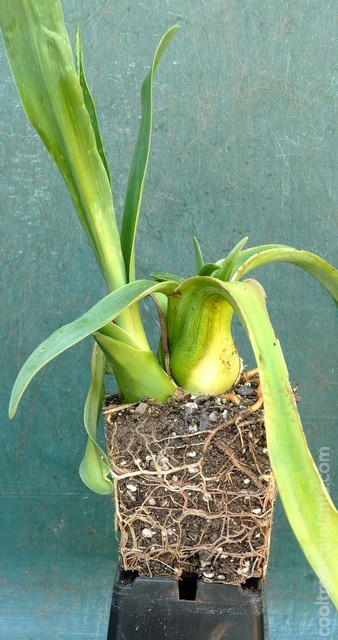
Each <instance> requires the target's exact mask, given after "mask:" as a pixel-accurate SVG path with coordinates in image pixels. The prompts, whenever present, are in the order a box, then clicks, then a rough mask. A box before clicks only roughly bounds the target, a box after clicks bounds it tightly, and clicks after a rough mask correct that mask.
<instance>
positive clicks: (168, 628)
mask: <svg viewBox="0 0 338 640" xmlns="http://www.w3.org/2000/svg"><path fill="white" fill-rule="evenodd" d="M263 605H264V602H263V595H262V588H261V585H260V584H259V583H257V582H256V584H255V582H254V581H252V582H251V584H250V585H248V586H247V587H246V588H245V589H242V587H237V586H231V585H223V584H208V583H205V582H200V581H198V580H197V579H194V578H188V579H186V580H183V581H180V582H179V583H177V582H175V581H174V580H169V579H164V578H141V577H138V576H137V574H134V572H131V571H129V572H128V571H127V572H124V571H120V572H119V573H118V574H117V576H116V581H115V584H114V590H113V599H112V607H111V614H110V621H109V629H108V637H107V640H135V639H137V640H158V639H159V638H161V640H162V639H163V640H164V639H168V640H169V639H170V640H190V639H191V640H216V639H217V640H268V636H267V629H266V627H265V624H264V606H263Z"/></svg>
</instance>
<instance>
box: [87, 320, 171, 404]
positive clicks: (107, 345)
mask: <svg viewBox="0 0 338 640" xmlns="http://www.w3.org/2000/svg"><path fill="white" fill-rule="evenodd" d="M94 338H95V340H97V342H98V344H99V345H100V347H101V349H102V351H103V352H104V354H105V356H106V358H107V360H108V362H109V363H110V365H111V366H112V368H113V370H114V374H115V377H116V380H117V383H118V385H119V389H120V390H121V391H122V394H123V399H124V401H125V402H136V401H138V400H141V399H142V398H154V399H156V400H157V402H163V403H166V402H167V401H168V399H169V398H170V396H172V395H173V394H174V393H175V389H176V384H175V383H174V382H173V380H171V379H170V378H169V376H168V375H167V374H166V373H165V371H164V370H163V369H162V367H161V366H160V365H159V363H158V361H157V359H156V357H155V355H154V354H153V353H152V351H144V350H143V349H137V348H135V347H132V346H130V345H128V344H126V343H122V342H119V341H118V340H115V339H114V338H112V337H109V336H108V335H103V334H101V333H100V332H97V333H95V334H94Z"/></svg>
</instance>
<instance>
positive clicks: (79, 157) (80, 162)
mask: <svg viewBox="0 0 338 640" xmlns="http://www.w3.org/2000/svg"><path fill="white" fill-rule="evenodd" d="M0 25H1V29H2V31H3V36H4V41H5V45H6V49H7V55H8V59H9V62H10V65H11V69H12V73H13V76H14V79H15V82H16V86H17V88H18V91H19V94H20V97H21V100H22V103H23V106H24V109H25V111H26V114H27V117H28V119H29V120H30V122H31V124H32V125H33V127H35V129H36V130H37V131H38V133H39V135H40V137H41V139H42V141H43V143H44V144H45V146H46V148H47V150H48V151H49V153H50V155H51V156H52V158H53V160H54V161H55V162H56V164H57V166H58V168H59V170H60V172H61V174H62V176H63V178H64V180H65V182H66V185H67V188H68V191H69V193H70V195H71V198H72V200H73V203H74V206H75V209H76V211H77V214H78V216H79V219H80V221H81V224H82V226H83V228H84V230H85V232H86V234H87V237H88V239H89V242H90V244H91V247H92V249H93V251H94V254H95V257H96V260H97V262H98V264H99V267H100V269H101V271H102V274H103V276H104V278H105V281H106V283H107V286H108V288H109V289H111V290H112V289H115V288H117V287H119V286H121V285H123V284H125V282H126V276H125V269H124V261H123V257H122V252H121V245H120V238H119V233H118V229H117V225H116V220H115V214H114V208H113V200H112V194H111V188H110V183H109V179H108V176H107V173H106V169H105V168H104V165H103V163H102V159H101V156H100V153H99V151H98V149H97V142H96V136H95V132H94V130H93V127H92V123H91V119H90V116H89V114H88V110H87V106H86V103H85V99H84V95H83V91H82V87H81V84H80V81H79V78H78V75H77V72H76V68H75V64H74V59H73V54H72V50H71V46H70V42H69V38H68V34H67V30H66V27H65V23H64V17H63V13H62V8H61V4H60V2H59V1H58V0H53V2H51V0H39V2H32V1H30V2H28V1H27V0H2V2H1V3H0Z"/></svg>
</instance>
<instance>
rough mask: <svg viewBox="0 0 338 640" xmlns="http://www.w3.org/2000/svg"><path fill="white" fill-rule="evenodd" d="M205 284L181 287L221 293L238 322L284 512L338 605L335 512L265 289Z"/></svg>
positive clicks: (337, 525)
mask: <svg viewBox="0 0 338 640" xmlns="http://www.w3.org/2000/svg"><path fill="white" fill-rule="evenodd" d="M206 280H207V279H206V278H199V277H198V276H197V277H195V278H191V279H190V280H187V281H186V282H185V283H184V284H183V285H182V286H181V287H180V288H179V289H180V290H181V291H182V293H184V291H185V290H187V289H188V288H189V287H194V288H195V290H196V287H197V286H198V285H199V286H200V288H201V290H202V289H205V287H206V285H208V287H209V288H210V292H212V291H214V292H215V293H216V292H218V293H219V294H220V295H224V297H225V299H226V300H227V301H228V302H229V303H230V304H231V305H232V307H233V309H234V311H235V313H236V314H237V315H238V317H239V319H240V320H241V322H242V324H243V326H244V328H245V330H246V332H247V334H248V337H249V340H250V343H251V345H252V347H253V350H254V353H255V358H256V361H257V366H258V368H259V375H260V382H261V386H262V392H263V397H264V415H265V426H266V433H267V442H268V450H269V456H270V461H271V465H272V469H273V472H274V474H275V477H276V481H277V485H278V489H279V493H280V496H281V499H282V503H283V506H284V510H285V513H286V515H287V518H288V520H289V523H290V525H291V527H292V529H293V532H294V534H295V536H296V538H297V540H298V542H299V544H300V546H301V548H302V550H303V552H304V554H305V556H306V558H307V560H308V562H309V563H310V565H311V566H312V568H313V570H314V571H315V572H316V574H317V576H318V578H319V580H320V581H321V582H322V584H323V585H324V587H325V588H326V590H327V592H328V594H329V595H330V597H331V598H332V600H333V602H334V603H335V604H336V605H337V606H338V512H337V510H336V508H335V506H334V504H333V503H332V501H331V498H330V496H329V494H328V492H327V490H326V487H325V485H324V483H323V481H322V480H321V478H320V475H319V473H318V470H317V467H316V465H315V463H314V460H313V458H312V456H311V453H310V451H309V448H308V446H307V443H306V439H305V435H304V432H303V429H302V425H301V421H300V417H299V414H298V410H297V406H296V403H295V400H294V397H293V393H292V390H291V387H290V384H289V379H288V371H287V368H286V364H285V361H284V357H283V354H282V350H281V347H280V344H279V341H278V340H277V338H276V336H275V334H274V331H273V328H272V326H271V323H270V319H269V316H268V312H267V309H266V305H265V293H264V290H263V288H262V287H261V285H260V284H259V283H258V282H256V281H255V280H245V281H244V282H227V283H223V282H220V281H219V280H216V279H213V278H210V279H209V282H208V283H206ZM221 292H223V293H221ZM323 530H325V535H324V536H323Z"/></svg>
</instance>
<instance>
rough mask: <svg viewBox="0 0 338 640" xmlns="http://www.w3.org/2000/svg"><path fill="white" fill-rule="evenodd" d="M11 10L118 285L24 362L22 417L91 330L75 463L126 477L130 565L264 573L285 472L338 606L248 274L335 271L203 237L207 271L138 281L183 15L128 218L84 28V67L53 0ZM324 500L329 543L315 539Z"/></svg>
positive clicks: (121, 511)
mask: <svg viewBox="0 0 338 640" xmlns="http://www.w3.org/2000/svg"><path fill="white" fill-rule="evenodd" d="M0 23H1V28H2V31H3V35H4V40H5V44H6V49H7V54H8V58H9V62H10V65H11V68H12V72H13V76H14V79H15V82H16V85H17V88H18V91H19V93H20V96H21V99H22V102H23V106H24V108H25V110H26V113H27V116H28V118H29V120H30V122H31V123H32V125H33V126H34V127H35V128H36V129H37V131H38V133H39V134H40V136H41V138H42V140H43V142H44V144H45V146H46V147H47V149H48V151H49V153H50V154H51V156H52V158H53V159H54V160H55V162H56V164H57V166H58V168H59V170H60V172H61V174H62V176H63V178H64V180H65V182H66V185H67V188H68V191H69V194H70V196H71V198H72V201H73V203H74V206H75V209H76V212H77V214H78V216H79V219H80V222H81V224H82V226H83V228H84V231H85V233H86V235H87V238H88V240H89V243H90V245H91V247H92V249H93V252H94V255H95V258H96V261H97V263H98V266H99V268H100V270H101V272H102V275H103V278H104V280H105V283H106V285H107V289H108V291H109V293H108V295H107V296H106V297H105V298H103V299H102V300H100V301H99V302H98V303H97V304H96V305H95V306H94V307H92V308H91V309H89V310H88V311H86V312H85V313H84V314H83V315H82V316H81V317H80V318H78V319H76V320H74V321H73V322H71V323H70V324H68V325H66V326H64V327H62V328H61V329H58V330H57V331H55V332H54V333H53V334H52V335H51V336H50V337H49V338H48V339H47V340H45V341H44V342H42V343H41V344H40V345H39V346H38V347H37V349H36V350H35V351H34V352H33V353H32V355H31V356H30V357H29V358H28V360H27V361H26V363H25V364H24V366H23V367H22V369H21V371H20V373H19V375H18V377H17V380H16V382H15V385H14V387H13V392H12V397H11V401H10V416H11V417H13V416H14V414H15V412H16V409H17V406H18V403H19V401H20V399H21V396H22V394H23V393H24V390H25V389H26V387H27V385H28V384H29V383H30V381H31V380H32V378H33V377H34V376H35V375H36V373H37V372H38V371H39V370H40V369H41V368H42V367H43V366H44V365H46V364H47V363H48V362H50V361H51V360H52V359H53V358H55V357H56V356H57V355H59V354H60V353H62V352H63V351H65V350H66V349H68V348H70V347H71V346H73V345H75V344H77V343H78V342H79V341H81V340H82V339H84V338H86V337H88V336H89V335H93V336H94V347H93V356H92V363H91V368H92V369H91V370H92V382H91V385H90V389H89V392H88V396H87V400H86V404H85V410H84V424H85V429H86V431H87V434H88V443H87V447H86V451H85V455H84V458H83V460H82V463H81V466H80V475H81V477H82V479H83V481H84V482H85V484H86V485H87V486H88V487H90V488H91V489H93V490H94V491H97V492H98V493H101V494H108V493H111V492H112V490H113V486H114V485H115V493H114V495H115V500H116V514H117V520H118V523H119V527H120V533H121V564H122V567H123V569H124V570H125V571H137V573H138V574H139V575H141V576H142V575H145V576H147V575H149V576H156V575H159V576H166V577H167V576H168V577H171V578H173V577H174V578H175V579H176V580H180V581H181V583H182V580H183V578H186V579H187V580H188V582H187V584H188V585H189V584H191V583H189V580H193V581H194V585H195V586H194V587H192V589H195V588H199V587H200V584H201V582H200V581H201V580H202V581H204V582H211V583H215V584H213V586H216V588H217V589H218V588H219V587H221V584H222V583H226V584H227V585H240V584H246V585H247V586H250V585H252V584H255V583H253V582H252V581H257V580H260V579H262V578H264V575H265V571H266V566H267V558H268V549H269V539H270V529H271V514H272V509H273V503H274V498H275V482H276V484H277V487H278V491H279V494H280V496H281V499H282V502H283V506H284V509H285V512H286V515H287V518H288V520H289V522H290V525H291V527H292V529H293V531H294V533H295V536H296V538H297V540H298V542H299V544H300V546H301V548H302V550H303V552H304V554H305V556H306V558H307V559H308V561H309V563H310V565H311V566H312V568H313V570H314V571H315V572H316V573H317V575H318V577H319V579H320V580H321V582H322V583H323V585H324V586H325V588H326V589H327V592H328V593H329V595H330V597H331V598H332V600H333V601H334V602H335V603H336V604H338V587H337V585H338V579H337V578H338V557H337V548H336V547H337V544H336V542H337V536H338V514H337V510H336V509H335V507H334V505H333V503H332V501H331V499H330V497H329V495H328V493H327V490H326V488H325V485H324V484H323V482H322V480H321V478H320V475H319V473H318V471H317V468H316V466H315V464H314V461H313V459H312V456H311V453H310V451H309V449H308V447H307V443H306V440H305V436H304V432H303V430H302V426H301V422H300V418H299V414H298V410H297V406H296V401H295V397H294V392H293V390H292V389H291V387H290V384H289V380H288V372H287V368H286V364H285V361H284V358H283V354H282V351H281V347H280V344H279V341H278V340H277V338H276V336H275V334H274V331H273V328H272V326H271V322H270V320H269V316H268V312H267V309H266V305H265V293H264V291H263V289H262V287H261V285H260V284H259V283H258V282H257V281H256V280H253V279H251V277H250V278H246V277H245V276H247V274H249V273H250V272H251V271H252V270H253V269H254V268H257V267H260V266H262V265H266V264H269V263H273V262H289V263H292V264H295V265H296V266H298V267H301V268H303V269H305V270H306V271H307V272H308V273H309V274H310V275H312V276H313V277H315V278H316V279H317V280H318V281H319V282H320V283H321V284H322V285H323V287H324V288H325V289H326V290H327V291H328V292H329V293H330V294H331V296H332V297H333V299H334V300H335V301H337V300H338V272H337V270H336V269H335V268H334V267H333V266H331V265H330V264H328V263H327V262H325V261H324V260H323V259H322V258H320V257H319V256H316V255H314V254H313V253H310V252H308V251H302V250H296V249H294V248H292V247H288V246H284V245H278V244H269V245H261V246H259V247H252V248H245V245H246V242H247V238H244V239H243V240H241V241H240V242H239V243H238V244H237V245H236V246H235V248H234V249H233V250H232V251H231V252H230V253H229V255H228V256H226V257H225V258H223V259H221V260H217V261H215V262H214V263H205V261H204V259H203V255H202V251H201V248H200V245H199V243H198V241H197V239H194V250H195V262H196V274H195V275H194V276H192V277H190V278H188V279H183V278H181V277H180V276H177V275H172V274H166V273H156V272H154V273H153V274H152V279H149V280H137V279H136V272H135V239H136V233H137V225H138V220H139V215H140V209H141V202H142V195H143V186H144V180H145V175H146V170H147V164H148V158H149V151H150V142H151V126H152V83H153V77H154V74H155V72H156V69H157V67H158V64H159V62H160V59H161V56H162V54H163V53H164V51H165V49H166V47H167V45H168V44H169V42H170V40H171V39H172V37H173V36H174V34H175V33H176V31H177V27H176V26H174V27H172V28H171V29H170V30H169V31H168V32H167V33H166V34H165V35H164V36H163V38H162V40H161V41H160V43H159V45H158V47H157V49H156V52H155V55H154V59H153V62H152V65H151V68H150V70H149V71H148V73H147V75H146V77H145V79H144V82H143V85H142V93H141V101H142V115H141V121H140V128H139V134H138V138H137V142H136V147H135V152H134V155H133V159H132V163H131V168H130V173H129V179H128V185H127V192H126V198H125V206H124V211H123V218H122V225H121V230H120V231H119V230H118V227H117V223H116V220H115V214H114V207H113V200H112V191H111V179H110V173H109V168H108V163H107V160H106V156H105V152H104V148H103V144H102V140H101V136H100V131H99V126H98V120H97V115H96V111H95V106H94V102H93V98H92V96H91V93H90V91H89V88H88V85H87V82H86V78H85V73H84V65H83V56H82V46H81V37H80V33H79V32H78V34H77V42H76V65H75V64H74V61H73V54H72V50H71V46H70V43H69V39H68V35H67V31H66V27H65V24H64V19H63V14H62V8H61V5H60V3H59V2H58V0H55V1H54V2H52V3H51V2H50V1H49V0H41V1H40V2H39V3H34V2H33V0H29V1H27V0H25V1H24V0H4V1H3V3H2V5H1V7H0ZM147 296H151V297H152V299H153V301H154V304H155V306H156V309H157V312H158V317H159V325H160V329H161V331H160V334H161V335H160V336H159V348H158V351H157V353H154V352H153V351H152V350H151V349H150V347H149V344H148V339H147V336H146V332H145V328H144V325H143V322H142V319H141V314H140V310H139V306H138V303H139V302H140V300H142V299H144V298H145V297H147ZM234 314H236V315H237V316H238V318H239V319H240V321H241V323H242V325H243V327H244V329H245V331H246V333H247V336H248V338H249V341H250V342H251V345H252V348H253V351H254V354H255V357H256V361H257V370H254V371H252V372H246V371H245V370H244V368H243V363H242V360H241V357H240V354H239V352H238V350H237V347H236V345H235V343H234V341H233V338H232V334H231V323H232V318H233V315H234ZM106 373H113V374H114V375H115V378H116V380H117V384H118V388H119V398H118V399H117V398H113V399H108V400H107V401H106V402H105V407H104V414H105V417H106V424H107V427H106V437H107V448H108V457H107V455H106V453H105V452H104V451H103V450H102V449H101V448H100V446H99V445H98V444H97V426H98V421H99V418H100V414H101V410H102V405H103V402H104V377H105V374H106ZM263 402H264V416H263V411H262V405H263ZM166 419H168V421H169V422H166V423H165V420H166ZM164 423H165V425H166V426H163V425H164ZM270 465H271V466H270ZM271 469H272V472H273V474H272V473H271ZM323 506H324V507H325V509H323ZM134 507H135V508H134ZM323 512H325V519H326V523H325V524H326V526H327V530H328V535H327V537H326V539H325V545H323V544H321V541H320V535H319V528H320V526H321V522H320V518H319V515H318V514H319V513H323ZM125 577H126V576H125ZM133 577H134V576H133V575H132V574H130V573H128V574H127V582H128V580H131V578H133ZM250 581H251V582H250ZM183 582H184V580H183ZM219 583H221V584H219ZM143 584H144V583H143ZM152 584H154V583H152ZM170 584H172V583H170ZM196 585H197V586H196ZM143 588H144V587H143ZM156 588H157V587H156ZM200 588H202V587H200ZM234 588H235V589H236V588H237V587H234ZM188 589H189V587H188ZM237 592H238V591H237ZM224 593H225V591H224V589H223V591H222V594H224ZM238 593H239V592H238ZM222 597H223V596H222ZM231 597H232V596H231ZM188 599H189V598H188ZM190 599H192V598H190ZM232 608H233V605H232ZM255 624H261V622H258V623H257V621H256V622H255Z"/></svg>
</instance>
